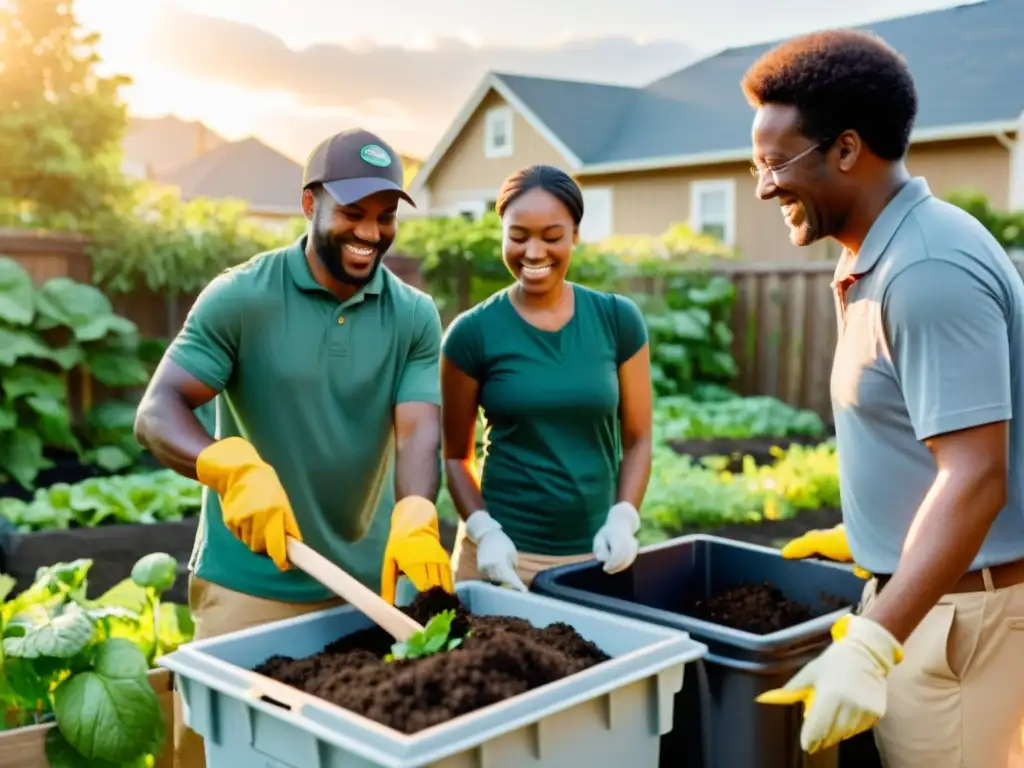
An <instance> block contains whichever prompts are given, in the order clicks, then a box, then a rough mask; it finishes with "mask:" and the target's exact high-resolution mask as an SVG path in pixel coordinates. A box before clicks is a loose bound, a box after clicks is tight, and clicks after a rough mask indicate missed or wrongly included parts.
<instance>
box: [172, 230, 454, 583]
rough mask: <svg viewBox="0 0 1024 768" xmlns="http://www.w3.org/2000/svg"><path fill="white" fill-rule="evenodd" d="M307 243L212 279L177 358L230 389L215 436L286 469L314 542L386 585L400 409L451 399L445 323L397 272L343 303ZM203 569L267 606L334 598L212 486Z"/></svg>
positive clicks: (199, 550)
mask: <svg viewBox="0 0 1024 768" xmlns="http://www.w3.org/2000/svg"><path fill="white" fill-rule="evenodd" d="M305 243H306V238H305V236H303V237H302V238H300V239H299V240H298V241H296V242H295V243H293V244H292V245H290V246H288V247H287V248H282V249H280V250H276V251H270V252H267V253H263V254H260V255H258V256H255V257H254V258H252V259H251V260H250V261H248V262H246V263H245V264H243V265H241V266H239V267H236V268H233V269H230V270H228V271H227V272H225V273H224V274H222V275H220V276H218V277H217V278H216V279H215V280H213V281H212V282H211V283H210V284H209V285H208V286H207V287H206V289H205V290H204V291H203V292H202V293H201V294H200V296H199V298H198V299H197V300H196V302H195V304H194V305H193V307H192V309H191V311H190V312H189V315H188V317H187V319H186V320H185V323H184V326H183V328H182V329H181V332H180V333H179V334H178V336H177V338H176V339H175V340H174V342H173V343H172V344H171V346H170V348H169V349H168V351H167V354H168V356H169V357H170V359H171V360H173V361H174V362H175V363H177V364H178V365H180V366H181V367H182V368H184V369H185V370H186V371H188V372H189V373H190V374H192V375H193V376H195V377H196V378H197V379H199V380H200V381H201V382H203V383H204V384H206V385H207V386H209V387H210V388H211V389H214V390H216V391H217V392H219V393H220V395H219V396H218V397H217V400H216V402H217V432H216V436H217V437H218V438H225V437H231V436H241V437H243V438H245V439H246V440H248V441H249V442H251V443H252V444H253V446H255V448H256V450H257V451H258V452H259V454H260V456H262V457H263V459H264V460H265V461H267V462H268V463H269V464H270V465H271V466H273V467H274V469H275V470H276V471H277V474H278V476H279V478H280V480H281V484H282V485H283V486H284V489H285V491H286V492H287V493H288V497H289V499H290V500H291V503H292V507H293V509H294V510H295V516H296V519H297V520H298V524H299V528H300V530H301V531H302V537H303V539H304V541H305V542H306V543H307V544H309V545H310V546H311V547H313V548H314V549H316V550H317V551H319V552H320V553H321V554H323V555H324V556H326V557H328V558H329V559H331V560H332V561H333V562H335V563H337V564H338V565H339V566H341V567H342V568H343V569H344V570H346V571H347V572H348V573H350V574H352V575H353V576H354V577H356V578H358V579H359V580H360V581H362V582H363V583H364V584H366V586H368V587H369V588H371V589H373V590H378V589H379V588H380V572H381V564H382V562H383V556H384V546H385V543H386V540H387V535H388V531H389V528H390V517H391V510H392V507H393V506H394V475H393V472H394V460H393V459H394V448H395V445H394V407H395V405H397V404H398V403H404V402H428V403H435V404H440V392H439V383H438V358H439V350H440V345H441V321H440V318H439V316H438V312H437V308H436V307H435V305H434V302H433V301H432V300H431V298H430V297H429V296H428V295H427V294H426V293H424V292H422V291H420V290H417V289H416V288H413V287H412V286H410V285H408V284H406V283H404V282H402V281H401V280H399V279H398V278H397V277H395V276H394V275H393V274H392V273H391V272H390V271H388V270H386V269H384V268H381V269H379V270H378V271H377V274H376V275H375V276H374V278H373V280H372V281H371V282H370V283H369V284H368V285H366V286H365V287H363V288H362V289H361V290H360V291H359V292H358V293H356V295H355V296H353V297H352V298H351V299H348V300H347V301H344V302H340V301H339V300H338V298H337V297H336V296H334V295H333V294H332V293H330V292H329V291H327V290H326V289H324V288H322V287H321V286H320V285H319V284H318V283H317V282H316V281H315V280H314V279H313V276H312V274H311V273H310V271H309V266H308V264H307V263H306V257H305V253H304V249H305ZM190 566H191V568H192V571H193V573H195V575H196V576H198V577H200V578H202V579H206V580H208V581H212V582H214V583H216V584H220V585H222V586H224V587H227V588H228V589H233V590H236V591H238V592H244V593H247V594H251V595H257V596H260V597H267V598H273V599H278V600H286V601H292V602H312V601H316V600H322V599H324V598H325V597H327V596H328V592H327V591H326V590H325V589H324V588H323V587H322V586H320V585H319V584H318V583H316V582H315V581H313V579H311V578H310V577H309V576H307V575H305V574H304V573H302V572H301V571H299V570H298V569H291V570H289V571H286V572H281V571H279V570H278V569H277V568H276V567H275V566H274V564H273V562H272V561H271V560H270V559H269V558H267V557H266V556H263V555H256V554H253V553H252V552H250V551H249V549H248V548H247V547H246V546H245V545H244V544H243V543H242V542H241V541H240V540H238V539H237V538H235V536H233V535H232V534H231V532H230V531H228V529H227V528H226V527H225V526H224V523H223V519H222V517H221V506H220V499H219V497H218V496H217V494H216V493H214V492H212V491H210V490H209V489H205V490H204V494H203V509H202V517H201V520H200V525H199V532H198V535H197V537H196V544H195V549H194V550H193V553H192V560H191V563H190Z"/></svg>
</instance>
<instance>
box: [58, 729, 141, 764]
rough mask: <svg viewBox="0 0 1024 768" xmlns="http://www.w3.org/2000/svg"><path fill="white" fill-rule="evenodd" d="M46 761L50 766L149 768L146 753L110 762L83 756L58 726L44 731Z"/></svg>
mask: <svg viewBox="0 0 1024 768" xmlns="http://www.w3.org/2000/svg"><path fill="white" fill-rule="evenodd" d="M46 761H47V762H48V763H49V764H50V768H149V766H150V762H149V760H148V755H140V756H139V757H138V758H136V759H135V760H129V761H128V762H111V761H110V760H100V759H97V758H92V759H89V758H86V757H83V756H82V755H81V754H80V753H79V752H78V751H77V750H76V749H75V748H74V747H72V746H71V745H70V744H69V743H68V740H67V739H65V738H64V734H62V733H61V732H60V729H59V728H51V729H50V730H49V731H47V733H46Z"/></svg>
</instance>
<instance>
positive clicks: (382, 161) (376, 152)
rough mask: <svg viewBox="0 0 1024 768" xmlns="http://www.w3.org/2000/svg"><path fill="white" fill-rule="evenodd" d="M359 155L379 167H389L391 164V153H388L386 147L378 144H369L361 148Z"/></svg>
mask: <svg viewBox="0 0 1024 768" xmlns="http://www.w3.org/2000/svg"><path fill="white" fill-rule="evenodd" d="M359 156H360V157H361V158H363V161H364V162H367V163H369V164H370V165H376V166H377V167H378V168H387V167H388V166H389V165H391V155H389V154H388V153H387V150H386V149H384V148H383V147H379V146H377V145H376V144H367V145H366V146H365V147H363V148H362V149H360V150H359Z"/></svg>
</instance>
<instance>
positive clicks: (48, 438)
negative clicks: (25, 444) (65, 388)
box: [25, 396, 81, 452]
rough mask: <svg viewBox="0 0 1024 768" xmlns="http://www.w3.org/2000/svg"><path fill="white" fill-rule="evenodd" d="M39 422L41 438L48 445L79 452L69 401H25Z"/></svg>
mask: <svg viewBox="0 0 1024 768" xmlns="http://www.w3.org/2000/svg"><path fill="white" fill-rule="evenodd" d="M25 402H26V403H27V404H28V406H29V408H31V409H32V410H33V411H34V412H35V414H36V416H37V417H38V420H39V424H38V427H39V430H38V431H39V436H40V437H41V438H42V439H43V442H44V443H46V444H47V445H51V446H56V447H58V448H67V449H69V450H72V451H76V452H77V451H79V450H80V448H81V446H80V445H79V442H78V438H77V437H75V434H74V432H73V431H72V429H71V411H70V410H68V405H67V401H66V400H65V399H64V398H56V397H36V396H33V397H29V398H28V399H27V400H26V401H25Z"/></svg>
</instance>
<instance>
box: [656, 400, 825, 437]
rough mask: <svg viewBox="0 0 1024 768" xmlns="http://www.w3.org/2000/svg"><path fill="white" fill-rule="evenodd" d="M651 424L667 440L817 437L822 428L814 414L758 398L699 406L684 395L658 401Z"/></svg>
mask: <svg viewBox="0 0 1024 768" xmlns="http://www.w3.org/2000/svg"><path fill="white" fill-rule="evenodd" d="M654 423H655V425H656V428H657V430H658V433H659V435H661V436H663V437H664V438H667V439H673V438H674V439H697V440H709V439H712V438H731V439H744V438H751V437H796V436H802V437H821V436H823V435H824V434H825V424H824V422H823V421H822V420H821V417H820V416H818V414H816V413H815V412H814V411H811V410H806V409H800V408H794V407H793V406H791V405H789V404H787V403H784V402H782V401H781V400H779V399H778V398H775V397H768V396H764V395H759V396H755V397H738V396H734V397H731V398H726V399H721V400H717V401H713V402H699V401H697V400H696V399H694V398H691V397H687V396H685V395H677V396H673V397H659V398H658V399H657V401H656V402H655V415H654Z"/></svg>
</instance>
